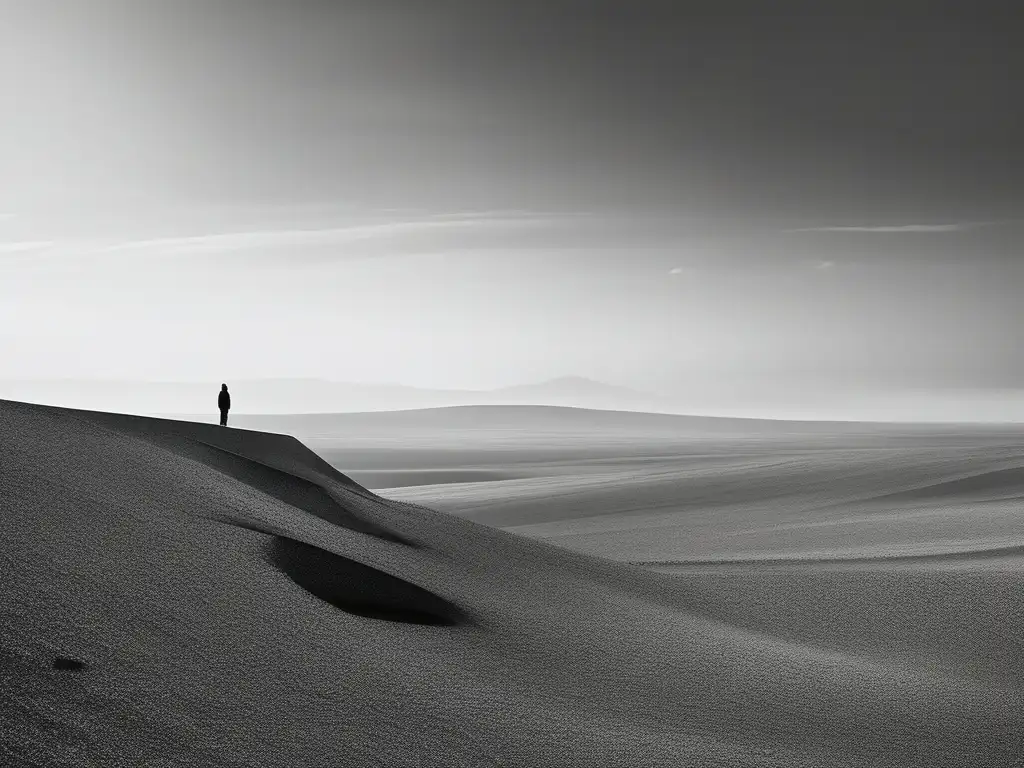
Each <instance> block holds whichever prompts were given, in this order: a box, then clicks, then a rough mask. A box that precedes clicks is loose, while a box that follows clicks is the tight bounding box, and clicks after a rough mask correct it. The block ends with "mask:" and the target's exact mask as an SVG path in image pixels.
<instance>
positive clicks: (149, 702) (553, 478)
mask: <svg viewBox="0 0 1024 768" xmlns="http://www.w3.org/2000/svg"><path fill="white" fill-rule="evenodd" d="M0 424H2V426H3V432H2V438H0V440H2V442H0V445H2V452H0V462H2V464H0V508H2V510H3V513H2V515H0V558H2V563H3V568H4V583H3V588H2V591H0V763H2V764H5V765H18V766H21V765H26V766H28V765H31V766H53V765H61V766H64V765H67V766H92V765H99V766H107V765H111V766H137V765H146V766H177V765H188V766H207V765H209V766H581V767H582V766H587V767H589V766H666V767H668V766H672V767H673V768H676V767H677V766H695V767H697V768H702V767H704V766H708V767H710V766H714V767H716V768H718V767H721V768H726V767H727V766H728V767H729V768H738V767H742V768H746V767H747V766H777V767H778V768H782V767H783V766H785V767H786V768H789V767H790V766H800V767H803V766H821V767H822V768H826V767H827V768H832V767H833V766H835V767H837V768H842V767H844V766H865V767H867V766H872V767H874V766H891V767H892V768H897V767H899V768H903V767H904V766H907V767H917V766H920V768H933V767H937V766H943V767H946V766H948V767H949V768H953V767H954V766H979V767H982V766H985V767H987V766H994V767H1001V766H1018V765H1024V690H1022V688H1024V674H1022V673H1024V667H1022V661H1024V644H1022V641H1021V633H1022V631H1024V597H1022V589H1021V588H1022V586H1024V577H1022V574H1024V525H1022V522H1024V520H1022V512H1021V507H1022V499H1024V432H1022V430H1021V429H1020V428H1013V427H994V426H985V427H982V426H970V425H919V426H913V425H892V424H890V425H879V424H844V423H827V424H826V423H800V422H789V423H787V422H770V421H751V420H731V419H707V418H695V417H682V416H664V415H656V414H635V413H621V412H603V411H586V410H579V409H567V408H541V407H532V406H522V407H518V406H508V407H493V408H492V407H483V406H473V407H466V408H444V409H431V410H423V411H406V412H390V413H368V414H334V415H303V416H259V417H257V416H249V417H246V416H237V417H236V416H233V417H232V424H233V427H232V428H228V429H224V428H220V427H217V426H215V425H211V424H203V423H195V422H189V421H183V420H166V419H153V418H144V417H133V416H121V415H113V414H103V413H96V412H86V411H72V410H67V409H58V408H52V407H46V406H36V405H26V404H23V403H16V402H10V401H0ZM273 433H284V434H273ZM296 437H298V438H300V440H301V442H300V440H296V439H295V438H296Z"/></svg>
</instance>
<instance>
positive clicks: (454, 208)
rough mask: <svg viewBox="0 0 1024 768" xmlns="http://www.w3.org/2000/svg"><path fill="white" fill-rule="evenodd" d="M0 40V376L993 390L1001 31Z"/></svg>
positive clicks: (1013, 213) (265, 28)
mask: <svg viewBox="0 0 1024 768" xmlns="http://www.w3.org/2000/svg"><path fill="white" fill-rule="evenodd" d="M702 6H703V8H702ZM841 7H848V8H849V11H847V12H843V11H839V10H836V9H838V8H841ZM880 7H881V6H880ZM0 8H2V14H3V19H2V24H0V103H2V109H3V113H2V116H0V360H2V361H3V363H2V365H3V369H2V377H3V378H34V377H109V378H145V379H178V380H189V379H206V378H209V379H215V380H230V379H231V378H239V377H263V376H267V377H291V376H296V377H298V376H317V377H324V378H332V379H338V380H350V381H390V382H401V383H404V384H410V385H417V386H438V387H469V388H473V387H492V386H500V385H505V384H516V383H520V382H527V381H534V380H539V379H544V378H548V377H554V376H561V375H567V374H575V375H583V376H591V377H594V378H598V379H602V380H605V381H609V382H612V383H617V384H625V385H630V386H634V387H639V388H644V389H649V390H655V391H663V392H679V391H685V389H686V387H688V386H693V385H694V384H695V382H696V383H701V385H708V386H714V385H715V383H716V382H722V381H729V382H732V383H734V384H735V383H736V382H743V383H745V384H746V385H747V386H749V387H754V388H756V387H761V386H763V387H766V388H769V387H811V388H821V387H824V388H828V387H839V386H842V387H858V386H863V387H866V388H870V387H903V386H935V387H943V386H951V385H956V386H961V385H962V386H982V387H987V386H992V387H1018V386H1024V350H1022V349H1020V345H1019V342H1018V337H1019V333H1020V328H1021V326H1022V322H1021V321H1022V320H1024V302H1022V301H1021V297H1020V295H1019V294H1020V292H1021V290H1022V289H1024V258H1022V254H1021V243H1022V234H1024V213H1022V203H1024V124H1022V115H1024V110H1021V109H1020V108H1019V103H1018V102H1019V100H1020V99H1019V96H1020V83H1021V80H1022V78H1024V53H1022V46H1020V45H1019V43H1020V40H1021V37H1022V36H1021V33H1022V29H1021V24H1020V23H1019V22H1018V21H1016V20H1015V18H1014V15H1013V14H1011V13H1009V12H1008V13H1007V14H1006V15H1004V16H999V15H996V14H994V13H988V12H986V11H985V9H984V4H975V3H950V4H943V3H939V2H928V3H888V4H885V6H884V10H879V11H876V10H875V6H873V5H871V6H868V5H866V4H862V3H832V2H820V1H819V2H815V3H802V4H800V7H798V5H797V4H795V3H786V2H779V3H765V2H751V3H730V2H717V3H710V2H709V3H688V2H685V0H677V1H676V2H648V1H644V0H621V2H600V1H598V0H592V1H591V2H582V1H581V2H566V1H559V0H544V1H543V2H541V1H540V0H508V1H507V2H497V1H495V2H491V1H490V0H472V2H470V1H469V0H466V1H465V2H457V1H454V0H431V1H430V2H428V1H427V0H405V1H404V2H397V1H392V0H372V1H371V0H367V1H366V2H348V1H347V0H337V1H336V2H304V1H301V0H299V1H296V0H288V1H285V0H281V1H280V2H264V1H263V0H245V2H228V1H226V0H222V1H220V2H205V3H197V2H186V1H183V0H166V2H160V3H157V2H143V1H142V0H132V1H131V2H127V1H126V2H124V3H120V4H115V3H111V2H101V1H95V0H91V1H90V2H88V3H86V2H73V1H72V0H69V1H68V2H66V3H62V4H57V3H52V2H45V1H44V0H38V1H35V2H28V1H27V0H26V2H12V1H11V0H0ZM897 8H899V9H900V10H897ZM688 9H689V10H688ZM829 9H831V10H829ZM1016 15H1018V16H1019V14H1016Z"/></svg>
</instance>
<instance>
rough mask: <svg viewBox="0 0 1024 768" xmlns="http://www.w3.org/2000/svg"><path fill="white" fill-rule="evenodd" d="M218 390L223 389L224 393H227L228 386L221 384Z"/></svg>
mask: <svg viewBox="0 0 1024 768" xmlns="http://www.w3.org/2000/svg"><path fill="white" fill-rule="evenodd" d="M220 388H221V389H223V390H224V391H225V392H227V391H228V385H227V384H221V385H220Z"/></svg>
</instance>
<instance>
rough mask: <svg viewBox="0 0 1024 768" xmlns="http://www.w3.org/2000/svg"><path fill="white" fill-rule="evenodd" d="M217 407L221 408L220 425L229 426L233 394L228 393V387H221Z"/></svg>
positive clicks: (224, 385)
mask: <svg viewBox="0 0 1024 768" xmlns="http://www.w3.org/2000/svg"><path fill="white" fill-rule="evenodd" d="M217 407H218V408H220V425H221V426H222V427H226V426H227V425H228V411H230V410H231V394H230V393H229V392H228V385H227V384H221V385H220V394H219V395H218V396H217Z"/></svg>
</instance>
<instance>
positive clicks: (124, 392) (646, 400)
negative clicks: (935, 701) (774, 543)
mask: <svg viewBox="0 0 1024 768" xmlns="http://www.w3.org/2000/svg"><path fill="white" fill-rule="evenodd" d="M227 383H228V386H229V388H230V391H231V394H232V400H233V408H232V411H234V412H236V413H250V414H267V413H274V414H276V413H353V412H364V411H393V410H408V409H416V408H436V407H443V406H455V405H559V406H569V407H576V408H593V409H601V410H626V411H653V412H673V411H675V410H676V409H673V408H671V403H670V402H669V401H667V400H665V399H663V398H660V397H658V396H656V395H652V394H647V393H644V392H640V391H637V390H634V389H630V388H628V387H620V386H615V385H611V384H605V383H603V382H600V381H594V380H593V379H588V378H584V377H581V376H565V377H561V378H555V379H551V380H548V381H542V382H537V383H532V384H522V385H517V386H510V387H502V388H499V389H492V390H468V389H466V390H463V389H426V388H419V387H409V386H403V385H400V384H356V383H351V382H337V381H327V380H323V379H250V380H237V381H229V382H227ZM220 384H221V382H219V381H210V382H152V381H100V380H20V381H0V398H4V399H9V400H23V401H26V402H34V403H44V404H47V405H61V406H66V407H71V408H85V409H90V410H103V411H113V412H121V413H137V414H145V415H157V414H162V415H177V414H197V413H205V412H207V411H215V410H216V396H217V392H218V390H219V389H220Z"/></svg>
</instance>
